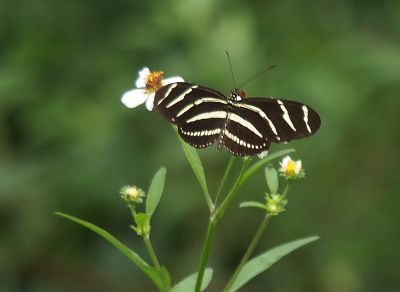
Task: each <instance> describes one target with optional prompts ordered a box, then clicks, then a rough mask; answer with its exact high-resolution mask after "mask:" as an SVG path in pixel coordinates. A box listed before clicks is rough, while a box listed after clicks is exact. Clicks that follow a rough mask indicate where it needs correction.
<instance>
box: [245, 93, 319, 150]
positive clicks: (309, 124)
mask: <svg viewBox="0 0 400 292" xmlns="http://www.w3.org/2000/svg"><path fill="white" fill-rule="evenodd" d="M238 106H239V107H241V108H243V107H245V108H247V107H249V108H256V109H258V110H259V111H258V117H256V115H251V117H252V123H253V124H254V126H255V127H257V128H258V129H260V131H263V135H264V137H266V138H267V139H268V140H269V141H271V142H274V143H280V142H289V141H292V140H295V139H301V138H305V137H308V136H311V135H312V134H314V133H315V132H316V131H317V130H318V128H319V126H320V125H321V120H320V117H319V115H318V114H317V113H316V112H315V111H314V110H313V109H312V108H310V107H308V106H306V105H304V104H301V103H298V102H295V101H289V100H280V99H274V98H249V99H244V100H242V101H239V102H238ZM265 122H267V124H268V127H266V126H265Z"/></svg>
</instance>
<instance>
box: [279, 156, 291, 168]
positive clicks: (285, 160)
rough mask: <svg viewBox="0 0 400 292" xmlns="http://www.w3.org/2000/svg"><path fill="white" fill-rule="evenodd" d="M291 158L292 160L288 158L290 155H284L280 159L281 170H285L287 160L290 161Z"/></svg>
mask: <svg viewBox="0 0 400 292" xmlns="http://www.w3.org/2000/svg"><path fill="white" fill-rule="evenodd" d="M291 160H292V159H291V158H290V156H285V157H284V158H283V159H282V163H281V166H282V171H286V169H287V166H288V164H289V162H290V161H291Z"/></svg>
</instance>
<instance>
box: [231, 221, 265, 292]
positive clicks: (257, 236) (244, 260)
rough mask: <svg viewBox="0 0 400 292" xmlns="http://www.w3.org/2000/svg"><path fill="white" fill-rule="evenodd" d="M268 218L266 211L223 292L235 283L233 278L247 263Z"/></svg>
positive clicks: (235, 277)
mask: <svg viewBox="0 0 400 292" xmlns="http://www.w3.org/2000/svg"><path fill="white" fill-rule="evenodd" d="M270 220H271V216H269V214H268V213H267V214H266V215H265V218H264V220H263V222H262V223H261V226H260V228H259V229H258V231H257V233H256V235H255V236H254V238H253V241H252V242H251V244H250V246H249V249H248V250H247V251H246V253H245V254H244V256H243V258H242V260H241V262H240V264H239V266H238V267H237V269H236V271H235V273H234V274H233V276H232V278H231V279H230V281H229V283H228V285H227V286H226V287H225V289H224V290H223V292H228V291H229V290H230V289H231V288H232V286H233V284H234V283H235V280H236V279H237V277H238V276H239V274H240V272H241V271H242V269H243V267H244V265H245V264H246V263H247V261H248V260H249V258H250V256H251V254H252V253H253V251H254V249H255V247H256V246H257V244H258V242H259V241H260V239H261V236H262V234H263V233H264V231H265V228H266V227H267V225H268V223H269V221H270Z"/></svg>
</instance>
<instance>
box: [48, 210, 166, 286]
mask: <svg viewBox="0 0 400 292" xmlns="http://www.w3.org/2000/svg"><path fill="white" fill-rule="evenodd" d="M56 214H57V215H59V216H61V217H64V218H67V219H69V220H71V221H73V222H76V223H78V224H80V225H82V226H85V227H86V228H89V229H90V230H92V231H94V232H96V233H97V234H99V235H100V236H102V237H103V238H105V239H106V240H108V241H109V242H110V243H111V244H112V245H114V246H115V247H116V248H118V249H119V250H120V251H121V252H122V253H123V254H124V255H126V256H127V257H128V258H129V259H130V260H131V261H133V262H134V263H135V264H136V265H137V266H138V267H139V268H140V269H141V270H142V271H143V272H145V273H146V275H147V276H149V278H150V279H151V280H152V281H153V282H154V284H156V285H157V287H158V288H159V289H160V290H161V291H163V290H164V288H163V285H162V281H161V279H160V276H159V275H158V273H157V270H156V269H155V268H153V267H151V266H149V264H147V263H146V262H145V261H144V260H143V259H142V258H141V257H140V256H139V255H138V254H136V253H135V252H134V251H132V250H130V249H129V248H128V247H126V246H125V245H124V244H122V243H121V242H120V241H119V240H118V239H116V238H115V237H114V236H112V235H111V234H109V233H108V232H107V231H105V230H103V229H101V228H99V227H97V226H96V225H93V224H91V223H89V222H86V221H83V220H80V219H78V218H75V217H72V216H69V215H66V214H63V213H59V212H56Z"/></svg>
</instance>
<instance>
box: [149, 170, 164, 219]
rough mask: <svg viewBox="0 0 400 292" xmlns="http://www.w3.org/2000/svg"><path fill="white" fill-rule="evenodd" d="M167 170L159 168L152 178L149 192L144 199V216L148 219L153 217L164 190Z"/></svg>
mask: <svg viewBox="0 0 400 292" xmlns="http://www.w3.org/2000/svg"><path fill="white" fill-rule="evenodd" d="M166 173H167V170H166V169H165V168H164V167H163V168H161V169H160V170H159V171H158V172H157V173H156V175H155V176H154V178H153V181H152V182H151V185H150V189H149V192H148V193H147V198H146V214H147V215H149V216H150V217H151V216H152V215H153V213H154V211H155V210H156V207H157V205H158V203H159V202H160V199H161V195H162V192H163V189H164V183H165V174H166Z"/></svg>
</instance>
